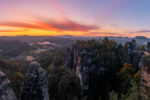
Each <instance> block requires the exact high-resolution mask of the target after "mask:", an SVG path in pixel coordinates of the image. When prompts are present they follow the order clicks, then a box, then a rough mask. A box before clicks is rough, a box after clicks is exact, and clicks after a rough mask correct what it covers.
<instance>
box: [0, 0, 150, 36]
mask: <svg viewBox="0 0 150 100" xmlns="http://www.w3.org/2000/svg"><path fill="white" fill-rule="evenodd" d="M16 35H32V36H56V35H74V36H94V37H95V36H121V37H135V36H146V37H150V0H0V36H16Z"/></svg>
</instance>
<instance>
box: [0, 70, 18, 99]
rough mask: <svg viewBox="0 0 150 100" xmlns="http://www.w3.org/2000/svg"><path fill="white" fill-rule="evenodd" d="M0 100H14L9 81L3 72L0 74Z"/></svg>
mask: <svg viewBox="0 0 150 100" xmlns="http://www.w3.org/2000/svg"><path fill="white" fill-rule="evenodd" d="M0 100H16V96H15V94H14V92H13V90H12V88H11V86H10V81H9V79H8V78H7V77H6V75H5V74H4V73H3V72H0Z"/></svg>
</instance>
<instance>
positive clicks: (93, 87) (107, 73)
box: [0, 38, 149, 100]
mask: <svg viewBox="0 0 150 100" xmlns="http://www.w3.org/2000/svg"><path fill="white" fill-rule="evenodd" d="M74 47H76V48H82V50H85V51H86V54H90V57H93V58H92V60H91V61H90V64H89V63H88V62H87V61H88V60H89V59H90V57H89V58H88V57H87V58H85V59H84V60H85V62H84V65H85V66H88V67H89V68H91V69H92V68H93V70H92V71H91V72H89V74H88V78H89V81H88V84H89V89H88V91H86V94H85V95H86V96H87V100H149V99H148V98H143V97H142V96H141V94H140V70H139V66H137V62H136V61H137V59H139V58H138V57H139V55H138V54H137V53H134V52H131V53H130V54H129V50H128V46H127V44H126V45H122V44H117V43H116V41H114V40H109V39H108V38H105V39H103V40H96V39H93V40H87V41H83V40H78V41H77V42H76V44H74V45H73V46H71V47H65V48H61V49H55V50H51V51H50V52H48V53H47V54H45V55H42V56H40V57H39V58H37V59H36V61H38V62H39V63H40V64H41V66H42V68H44V69H45V70H46V72H47V77H48V87H49V96H50V100H82V97H83V96H82V93H81V87H82V86H81V85H80V80H79V78H78V77H77V75H76V63H73V64H72V67H71V66H70V67H69V68H67V69H66V67H65V63H66V59H67V56H66V55H67V53H68V48H69V49H70V50H73V49H74ZM93 52H94V53H93ZM28 65H29V62H27V61H22V60H8V59H6V58H2V57H1V58H0V70H1V71H3V72H4V73H5V74H6V75H7V76H8V78H9V79H10V81H11V85H12V88H13V90H14V92H15V94H16V95H17V97H18V98H19V96H20V89H21V86H22V82H23V80H24V76H25V73H26V72H27V68H28ZM83 75H84V74H83Z"/></svg>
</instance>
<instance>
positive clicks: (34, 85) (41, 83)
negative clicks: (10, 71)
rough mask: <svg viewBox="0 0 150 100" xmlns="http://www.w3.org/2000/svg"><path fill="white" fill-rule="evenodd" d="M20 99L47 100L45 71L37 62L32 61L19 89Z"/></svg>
mask: <svg viewBox="0 0 150 100" xmlns="http://www.w3.org/2000/svg"><path fill="white" fill-rule="evenodd" d="M21 100H49V94H48V80H47V75H46V72H45V71H44V70H43V69H42V68H41V67H40V64H39V63H38V62H32V63H31V64H30V66H29V69H28V72H27V73H26V76H25V80H24V83H23V87H22V90H21Z"/></svg>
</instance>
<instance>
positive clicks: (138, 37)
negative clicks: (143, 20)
mask: <svg viewBox="0 0 150 100" xmlns="http://www.w3.org/2000/svg"><path fill="white" fill-rule="evenodd" d="M135 39H143V40H145V39H147V37H145V36H136V37H135Z"/></svg>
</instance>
